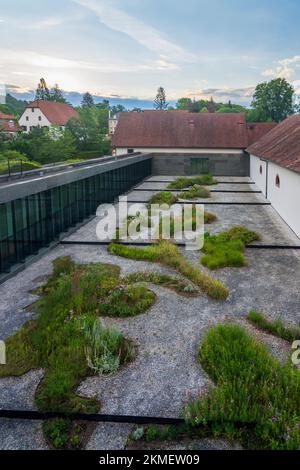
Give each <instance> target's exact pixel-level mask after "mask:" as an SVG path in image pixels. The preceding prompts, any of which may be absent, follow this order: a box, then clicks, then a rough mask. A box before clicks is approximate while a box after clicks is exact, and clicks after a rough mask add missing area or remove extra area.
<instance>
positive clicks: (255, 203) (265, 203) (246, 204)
mask: <svg viewBox="0 0 300 470" xmlns="http://www.w3.org/2000/svg"><path fill="white" fill-rule="evenodd" d="M127 202H128V204H148V203H149V202H150V201H127ZM176 204H182V205H183V204H190V205H195V206H196V205H198V204H199V205H200V204H201V205H202V204H203V205H205V204H206V205H211V206H226V205H228V206H271V203H270V202H208V201H201V202H199V201H197V202H192V201H185V202H181V201H178V202H176Z"/></svg>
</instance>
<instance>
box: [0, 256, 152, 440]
mask: <svg viewBox="0 0 300 470" xmlns="http://www.w3.org/2000/svg"><path fill="white" fill-rule="evenodd" d="M53 265H54V269H53V275H52V276H51V277H50V278H49V280H48V282H47V284H46V285H45V286H44V287H42V288H40V289H39V290H38V292H39V294H40V295H41V299H40V300H39V301H38V302H37V303H36V304H35V307H36V309H37V313H38V316H37V319H36V320H31V321H29V322H28V323H26V324H25V325H24V326H23V328H22V329H21V330H20V331H18V332H17V333H16V334H15V335H13V336H11V337H10V338H8V340H7V341H6V348H7V364H6V365H3V366H2V367H1V368H0V377H7V376H21V375H23V374H25V373H27V372H28V371H30V370H31V369H35V368H40V369H45V376H44V378H43V380H42V382H41V383H40V385H39V387H38V390H37V392H36V405H37V407H38V409H39V410H40V411H63V412H83V413H93V412H97V411H98V410H99V408H100V404H99V402H98V400H96V399H94V398H83V397H80V396H78V395H77V394H76V389H77V387H78V385H79V384H80V382H81V381H82V380H83V379H84V378H86V377H87V376H89V375H92V374H93V373H101V374H110V373H115V372H116V371H117V370H118V369H119V367H120V366H121V365H123V364H126V363H128V362H129V361H131V360H132V359H133V358H134V356H135V347H134V345H133V343H132V341H131V340H129V339H127V338H126V337H125V336H124V335H123V334H122V333H121V332H120V331H119V330H117V329H116V328H113V327H109V328H106V327H104V326H103V325H102V324H101V322H100V319H99V316H100V315H104V314H105V315H106V314H108V315H114V316H115V315H117V316H132V315H136V314H138V313H141V312H144V311H146V310H147V309H148V308H149V307H150V306H151V305H152V304H153V302H154V300H155V294H154V293H153V292H151V291H149V290H148V289H147V288H146V287H145V286H141V285H140V286H139V285H131V284H128V283H127V284H124V283H123V284H121V285H120V279H119V274H120V269H119V267H117V266H113V265H106V264H90V265H77V264H75V263H74V262H73V261H72V259H71V258H70V257H64V258H58V259H57V260H55V261H54V262H53ZM44 429H45V432H47V436H48V437H50V438H51V436H54V437H53V439H52V438H51V443H52V444H53V446H55V447H64V446H65V440H66V438H64V437H63V436H64V435H65V434H67V435H68V436H69V437H70V439H71V437H74V427H73V426H71V427H70V428H68V427H67V423H63V422H62V421H57V420H54V421H51V422H48V423H45V424H44ZM68 429H70V433H71V434H70V433H69V432H68ZM74 439H75V441H78V439H79V441H81V437H78V438H74ZM69 444H70V440H68V445H69ZM78 445H79V444H78ZM75 447H76V446H75Z"/></svg>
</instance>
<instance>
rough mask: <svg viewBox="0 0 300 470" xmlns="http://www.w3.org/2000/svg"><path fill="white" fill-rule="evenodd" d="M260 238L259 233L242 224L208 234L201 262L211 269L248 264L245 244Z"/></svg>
mask: <svg viewBox="0 0 300 470" xmlns="http://www.w3.org/2000/svg"><path fill="white" fill-rule="evenodd" d="M259 239H260V237H259V235H258V234H257V233H255V232H252V231H250V230H247V229H246V228H244V227H240V226H236V227H232V228H231V229H230V230H228V231H227V232H222V233H220V234H219V235H209V234H206V235H205V239H204V246H203V248H202V252H203V253H205V256H202V257H201V263H202V264H203V266H206V267H207V268H209V269H211V270H214V269H219V268H225V267H241V266H246V265H247V264H248V263H247V260H246V258H245V256H244V251H245V245H246V244H248V243H250V242H253V241H255V240H259Z"/></svg>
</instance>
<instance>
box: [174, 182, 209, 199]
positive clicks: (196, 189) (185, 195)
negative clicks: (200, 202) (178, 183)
mask: <svg viewBox="0 0 300 470" xmlns="http://www.w3.org/2000/svg"><path fill="white" fill-rule="evenodd" d="M210 196H211V194H210V191H209V190H208V189H206V188H204V187H203V186H198V185H194V186H192V187H191V189H189V191H184V192H182V193H180V194H178V198H179V199H185V200H193V199H207V198H209V197H210Z"/></svg>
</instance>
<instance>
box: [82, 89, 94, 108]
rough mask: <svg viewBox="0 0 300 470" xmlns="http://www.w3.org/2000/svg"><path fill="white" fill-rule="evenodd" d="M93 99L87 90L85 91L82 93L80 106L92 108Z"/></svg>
mask: <svg viewBox="0 0 300 470" xmlns="http://www.w3.org/2000/svg"><path fill="white" fill-rule="evenodd" d="M94 104H95V103H94V100H93V97H92V95H91V94H90V93H89V92H86V93H85V94H84V95H83V98H82V101H81V106H82V107H83V108H92V107H93V106H94Z"/></svg>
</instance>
